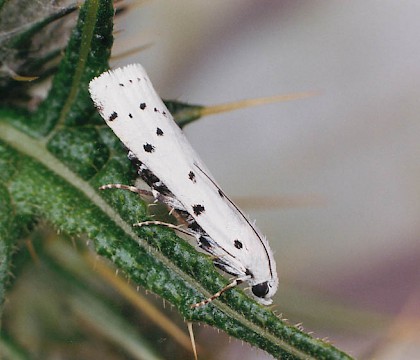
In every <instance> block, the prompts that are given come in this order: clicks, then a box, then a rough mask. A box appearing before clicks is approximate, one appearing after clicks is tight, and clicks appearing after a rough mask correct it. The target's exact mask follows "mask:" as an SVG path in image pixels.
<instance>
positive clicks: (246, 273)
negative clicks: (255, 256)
mask: <svg viewBox="0 0 420 360" xmlns="http://www.w3.org/2000/svg"><path fill="white" fill-rule="evenodd" d="M245 275H247V276H251V277H252V278H253V277H254V274H253V273H252V272H251V271H250V270H249V269H246V270H245Z"/></svg>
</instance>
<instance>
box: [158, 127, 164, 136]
mask: <svg viewBox="0 0 420 360" xmlns="http://www.w3.org/2000/svg"><path fill="white" fill-rule="evenodd" d="M156 135H157V136H163V131H162V129H161V128H156Z"/></svg>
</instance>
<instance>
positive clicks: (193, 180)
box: [188, 171, 197, 184]
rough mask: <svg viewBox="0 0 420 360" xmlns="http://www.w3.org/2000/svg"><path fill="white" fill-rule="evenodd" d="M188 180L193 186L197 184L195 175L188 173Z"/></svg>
mask: <svg viewBox="0 0 420 360" xmlns="http://www.w3.org/2000/svg"><path fill="white" fill-rule="evenodd" d="M188 179H190V180H191V181H192V182H193V183H194V184H195V183H196V182H197V180H196V178H195V174H194V172H192V171H190V172H189V173H188Z"/></svg>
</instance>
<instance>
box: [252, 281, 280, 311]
mask: <svg viewBox="0 0 420 360" xmlns="http://www.w3.org/2000/svg"><path fill="white" fill-rule="evenodd" d="M276 290H277V286H275V283H274V282H273V281H270V280H269V281H264V282H261V283H259V284H255V285H253V286H252V287H251V291H252V293H253V294H254V296H255V297H256V300H257V301H258V302H259V303H261V304H263V305H270V304H271V303H272V302H273V300H272V299H271V297H272V296H273V295H274V293H275V292H276Z"/></svg>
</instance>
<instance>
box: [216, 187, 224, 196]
mask: <svg viewBox="0 0 420 360" xmlns="http://www.w3.org/2000/svg"><path fill="white" fill-rule="evenodd" d="M217 192H218V193H219V196H220V197H221V198H224V197H225V194H223V191H222V190H220V189H219V190H217Z"/></svg>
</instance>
